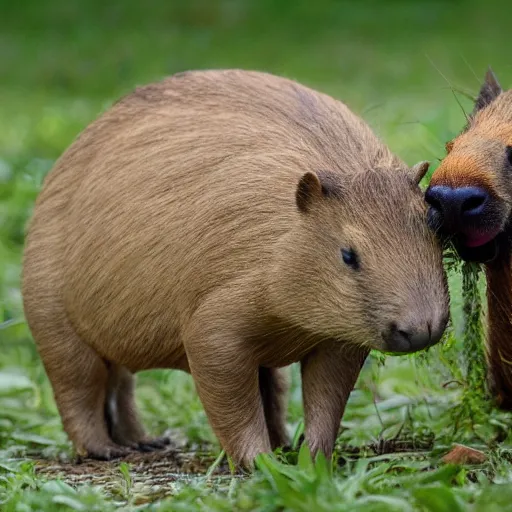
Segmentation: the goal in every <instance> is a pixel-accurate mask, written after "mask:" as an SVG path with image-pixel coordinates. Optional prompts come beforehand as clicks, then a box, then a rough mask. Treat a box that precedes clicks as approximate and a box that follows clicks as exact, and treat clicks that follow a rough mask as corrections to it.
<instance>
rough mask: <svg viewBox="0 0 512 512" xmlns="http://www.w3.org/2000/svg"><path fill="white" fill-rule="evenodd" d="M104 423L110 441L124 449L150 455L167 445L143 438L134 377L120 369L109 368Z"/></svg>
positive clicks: (120, 367) (162, 438)
mask: <svg viewBox="0 0 512 512" xmlns="http://www.w3.org/2000/svg"><path fill="white" fill-rule="evenodd" d="M107 422H108V427H109V432H110V435H111V437H112V440H113V441H114V442H116V443H118V444H120V445H123V446H129V447H132V448H134V449H137V450H141V451H153V450H159V449H162V448H164V447H165V446H166V445H168V444H169V442H170V440H169V438H167V437H161V438H150V437H148V435H147V434H146V431H145V429H144V426H143V425H142V422H141V420H140V418H139V415H138V412H137V405H136V403H135V377H134V376H133V374H132V373H131V372H130V371H129V370H128V369H127V368H125V367H123V366H117V365H111V367H110V372H109V385H108V393H107Z"/></svg>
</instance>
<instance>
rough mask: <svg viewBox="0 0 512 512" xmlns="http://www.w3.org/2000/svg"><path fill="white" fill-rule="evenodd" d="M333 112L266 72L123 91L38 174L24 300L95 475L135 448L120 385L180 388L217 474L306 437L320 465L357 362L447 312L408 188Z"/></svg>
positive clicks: (429, 334)
mask: <svg viewBox="0 0 512 512" xmlns="http://www.w3.org/2000/svg"><path fill="white" fill-rule="evenodd" d="M427 167H428V164H427V163H425V162H423V163H420V164H417V165H416V166H414V167H413V168H409V167H407V166H406V165H405V164H404V163H402V162H401V161H400V160H399V159H398V158H397V157H396V156H394V155H393V154H392V153H391V152H390V151H389V149H388V148H387V147H386V146H385V145H383V143H381V142H380V141H379V140H378V138H377V137H376V136H375V135H374V134H373V133H372V131H371V130H370V128H369V127H368V126H367V125H366V124H365V123H364V122H363V121H362V120H361V119H359V118H358V117H357V116H356V115H354V114H353V113H351V111H350V110H349V109H348V108H347V107H346V106H345V105H344V104H342V103H340V102H338V101H336V100H334V99H332V98H330V97H329V96H326V95H324V94H320V93H318V92H315V91H313V90H311V89H309V88H307V87H304V86H302V85H299V84H298V83H296V82H294V81H291V80H288V79H284V78H279V77H276V76H273V75H270V74H266V73H260V72H251V71H240V70H214V71H191V72H187V73H181V74H178V75H175V76H173V77H170V78H168V79H166V80H163V81H161V82H159V83H155V84H152V85H148V86H146V87H141V88H139V89H136V90H135V92H133V93H132V94H130V95H128V96H126V97H124V98H123V99H121V100H120V101H119V102H118V103H116V104H115V105H114V106H113V107H112V108H111V109H110V110H108V111H107V112H106V113H105V114H103V115H102V116H101V117H100V118H99V119H98V120H96V121H95V122H94V123H92V124H91V125H90V126H89V127H88V128H87V129H86V130H85V131H84V132H83V133H82V134H81V135H80V136H79V138H78V139H77V140H76V141H75V142H74V143H73V144H72V145H71V147H70V148H69V149H68V150H67V151H66V152H65V153H64V154H63V155H62V156H61V157H60V159H59V160H58V161H57V163H56V165H55V167H54V169H53V170H52V171H51V172H50V174H49V175H48V176H47V177H46V180H45V182H44V186H43V189H42V191H41V193H40V195H39V197H38V200H37V203H36V206H35V211H34V215H33V218H32V221H31V224H30V227H29V230H28V235H27V240H26V249H25V256H24V269H23V297H24V306H25V312H26V317H27V321H28V324H29V326H30V329H31V331H32V333H33V336H34V339H35V341H36V343H37V346H38V349H39V352H40V354H41V357H42V360H43V362H44V365H45V368H46V371H47V374H48V376H49V378H50V380H51V383H52V386H53V390H54V395H55V400H56V402H57V405H58V408H59V411H60V414H61V417H62V421H63V425H64V428H65V430H66V432H67V433H68V435H69V437H70V439H71V440H72V441H73V443H74V445H75V446H76V448H77V451H78V452H79V453H83V454H87V455H88V456H90V457H95V458H104V459H108V458H111V457H117V456H122V455H123V454H126V453H127V452H128V451H130V450H132V449H134V448H135V449H137V448H138V449H151V448H158V447H161V446H162V441H161V440H158V439H157V440H152V439H150V438H148V437H147V435H146V433H145V431H144V429H143V427H142V425H141V423H140V421H139V419H138V417H137V414H136V408H135V403H134V396H133V387H134V380H133V373H135V372H137V371H139V370H144V369H148V368H175V369H180V370H184V371H187V372H190V373H191V374H192V376H193V378H194V382H195V385H196V388H197V391H198V393H199V396H200V399H201V401H202V403H203V405H204V408H205V411H206V413H207V416H208V419H209V422H210V424H211V426H212V428H213V430H214V432H215V434H216V435H217V437H218V439H219V441H220V442H221V444H222V446H223V447H224V449H225V450H226V452H227V453H228V454H229V455H231V456H232V458H233V459H234V460H235V461H236V462H238V463H241V464H243V465H251V464H252V461H253V459H254V457H255V456H256V455H257V454H258V453H261V452H268V451H270V450H272V449H273V448H275V447H278V446H281V445H283V444H285V443H286V442H287V433H286V428H285V400H284V398H285V394H286V380H285V379H284V378H283V375H282V373H281V372H282V370H280V368H282V367H284V366H286V365H289V364H290V363H293V362H297V361H300V363H301V372H302V385H303V397H304V409H305V421H306V429H305V438H306V440H307V443H308V444H309V447H310V449H311V451H312V452H313V453H317V452H318V451H319V450H322V451H323V452H324V453H325V454H326V455H327V456H330V455H331V453H332V450H333V446H334V442H335V438H336V434H337V431H338V428H339V423H340V420H341V416H342V413H343V410H344V408H345V404H346V401H347V398H348V396H349V393H350V391H351V390H352V388H353V386H354V383H355V381H356V378H357V376H358V374H359V371H360V368H361V365H362V364H363V361H364V360H365V358H366V356H367V355H368V352H369V350H370V349H372V348H375V349H381V350H386V351H393V352H413V351H416V350H419V349H423V348H425V347H428V346H430V345H432V344H434V343H436V342H437V341H439V339H440V338H441V336H442V333H443V330H444V328H445V324H446V321H447V315H448V295H447V287H446V278H445V274H444V270H443V266H442V249H441V244H440V243H439V242H438V240H437V238H436V236H435V235H434V233H433V232H432V231H431V230H430V229H429V228H428V225H427V222H426V213H427V208H426V205H425V203H424V200H423V195H422V193H421V191H420V188H419V187H418V182H419V180H420V179H421V178H422V176H423V175H424V173H425V172H426V169H427Z"/></svg>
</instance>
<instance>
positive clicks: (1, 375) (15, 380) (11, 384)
mask: <svg viewBox="0 0 512 512" xmlns="http://www.w3.org/2000/svg"><path fill="white" fill-rule="evenodd" d="M29 389H34V384H33V383H32V381H31V380H30V379H29V378H28V377H26V376H25V375H20V374H18V373H12V372H8V371H0V396H2V395H4V396H7V395H11V394H14V393H19V392H20V391H27V390H29Z"/></svg>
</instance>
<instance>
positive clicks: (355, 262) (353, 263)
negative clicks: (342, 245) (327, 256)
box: [341, 249, 359, 270]
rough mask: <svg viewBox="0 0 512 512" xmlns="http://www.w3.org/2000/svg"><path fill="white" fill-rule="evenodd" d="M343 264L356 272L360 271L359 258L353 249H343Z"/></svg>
mask: <svg viewBox="0 0 512 512" xmlns="http://www.w3.org/2000/svg"><path fill="white" fill-rule="evenodd" d="M341 257H342V258H343V262H344V263H345V264H346V265H348V266H349V267H352V268H353V269H354V270H358V269H359V258H358V257H357V254H356V252H355V251H354V250H353V249H341Z"/></svg>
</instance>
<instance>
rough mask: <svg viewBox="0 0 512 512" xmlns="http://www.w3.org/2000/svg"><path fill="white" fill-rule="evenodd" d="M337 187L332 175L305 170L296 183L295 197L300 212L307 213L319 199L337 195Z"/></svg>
mask: <svg viewBox="0 0 512 512" xmlns="http://www.w3.org/2000/svg"><path fill="white" fill-rule="evenodd" d="M339 192H340V191H339V187H338V185H337V184H336V181H335V179H334V177H333V176H331V175H330V174H328V173H324V172H317V173H315V172H307V173H305V174H304V175H303V176H302V178H301V179H300V181H299V184H298V185H297V190H296V192H295V199H296V201H297V207H298V208H299V210H300V211H301V212H304V213H307V212H309V211H310V210H311V205H313V204H314V203H315V201H318V200H320V199H323V198H326V197H333V196H338V195H339Z"/></svg>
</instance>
